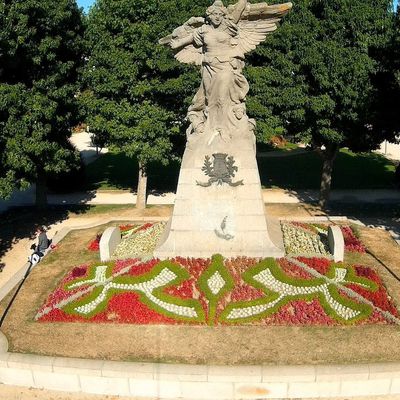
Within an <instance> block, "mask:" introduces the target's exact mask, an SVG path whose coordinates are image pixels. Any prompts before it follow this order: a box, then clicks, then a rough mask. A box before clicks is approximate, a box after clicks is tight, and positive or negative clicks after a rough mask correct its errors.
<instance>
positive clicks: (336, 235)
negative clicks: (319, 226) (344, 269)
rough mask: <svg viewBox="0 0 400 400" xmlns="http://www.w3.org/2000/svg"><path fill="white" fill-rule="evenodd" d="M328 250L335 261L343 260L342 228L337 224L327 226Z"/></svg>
mask: <svg viewBox="0 0 400 400" xmlns="http://www.w3.org/2000/svg"><path fill="white" fill-rule="evenodd" d="M328 243H329V250H330V252H331V253H332V254H333V259H334V261H335V262H338V261H343V260H344V238H343V233H342V230H341V229H340V227H339V226H337V225H330V226H329V227H328Z"/></svg>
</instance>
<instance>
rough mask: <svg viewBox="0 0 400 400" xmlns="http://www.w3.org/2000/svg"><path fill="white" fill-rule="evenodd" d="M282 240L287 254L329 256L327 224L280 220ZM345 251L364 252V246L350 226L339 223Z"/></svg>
mask: <svg viewBox="0 0 400 400" xmlns="http://www.w3.org/2000/svg"><path fill="white" fill-rule="evenodd" d="M281 226H282V232H283V242H284V245H285V250H286V253H287V254H290V255H305V256H309V257H310V256H316V257H319V256H324V257H326V256H329V247H328V227H329V224H307V223H302V222H282V224H281ZM340 229H341V231H342V233H343V239H344V245H345V250H346V251H351V252H358V253H365V251H366V249H365V246H364V245H363V244H362V243H361V241H360V240H359V239H358V238H357V236H356V234H355V232H354V231H353V229H352V227H350V226H342V225H340Z"/></svg>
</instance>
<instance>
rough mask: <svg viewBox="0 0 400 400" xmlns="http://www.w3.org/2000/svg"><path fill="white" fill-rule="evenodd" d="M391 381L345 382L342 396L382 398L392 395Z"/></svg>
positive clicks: (341, 391)
mask: <svg viewBox="0 0 400 400" xmlns="http://www.w3.org/2000/svg"><path fill="white" fill-rule="evenodd" d="M390 385H391V379H373V380H368V381H364V380H357V381H343V382H342V387H341V390H340V395H341V396H380V395H386V394H389V393H390Z"/></svg>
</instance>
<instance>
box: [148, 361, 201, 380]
mask: <svg viewBox="0 0 400 400" xmlns="http://www.w3.org/2000/svg"><path fill="white" fill-rule="evenodd" d="M154 378H155V379H156V380H160V381H179V382H185V381H189V382H206V381H207V366H206V365H184V364H158V365H156V371H155V375H154Z"/></svg>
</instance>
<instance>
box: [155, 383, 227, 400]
mask: <svg viewBox="0 0 400 400" xmlns="http://www.w3.org/2000/svg"><path fill="white" fill-rule="evenodd" d="M160 397H161V396H160ZM181 397H183V398H184V399H193V400H204V399H212V400H231V399H232V398H233V384H232V383H227V382H181Z"/></svg>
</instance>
